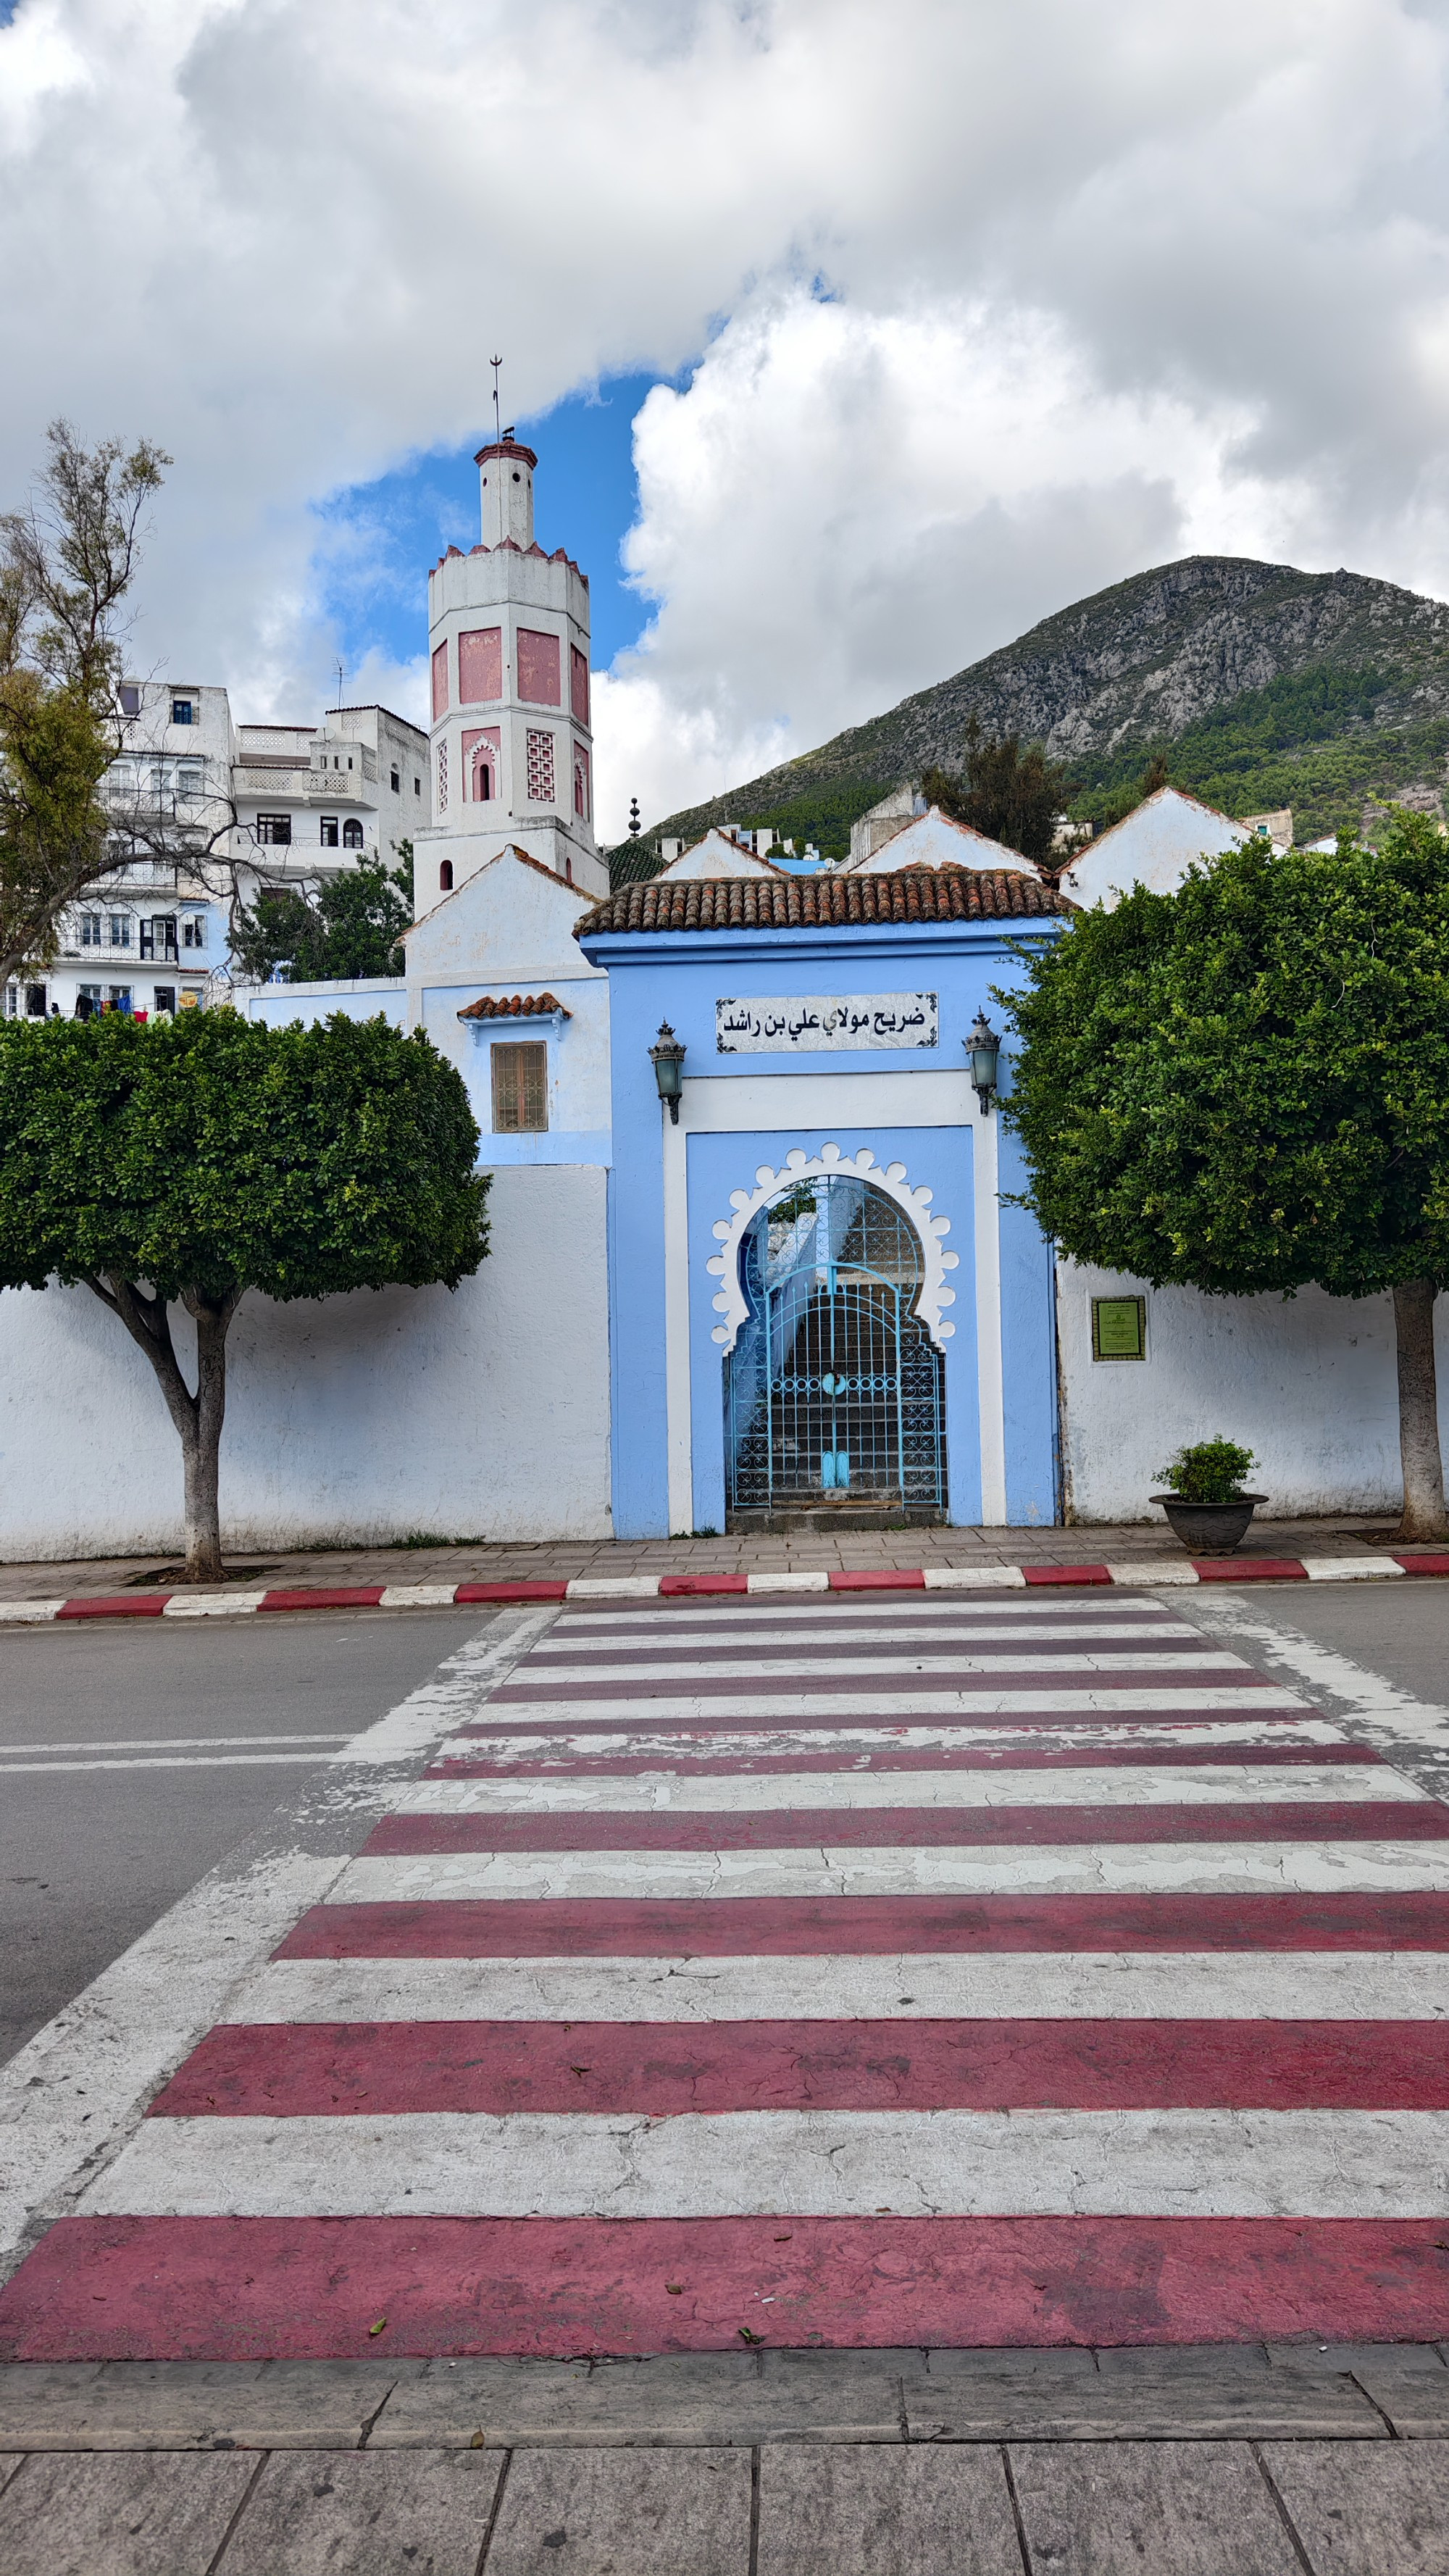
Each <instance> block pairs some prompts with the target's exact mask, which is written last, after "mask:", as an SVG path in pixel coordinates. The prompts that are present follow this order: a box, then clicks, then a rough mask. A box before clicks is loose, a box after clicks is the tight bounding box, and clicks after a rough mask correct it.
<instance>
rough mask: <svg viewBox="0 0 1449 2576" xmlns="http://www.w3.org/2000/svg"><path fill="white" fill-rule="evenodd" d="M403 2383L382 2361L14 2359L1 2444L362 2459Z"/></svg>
mask: <svg viewBox="0 0 1449 2576" xmlns="http://www.w3.org/2000/svg"><path fill="white" fill-rule="evenodd" d="M423 2367H424V2365H423V2364H422V2363H417V2364H415V2365H414V2368H415V2369H417V2370H421V2369H422V2368H423ZM398 2377H399V2369H398V2365H397V2363H395V2362H393V2363H389V2362H382V2361H330V2362H313V2361H254V2362H248V2361H223V2362H184V2361H107V2362H25V2361H17V2362H8V2363H6V2364H4V2365H3V2366H0V2447H3V2448H6V2449H12V2450H17V2451H20V2450H25V2451H52V2450H54V2451H107V2450H115V2451H122V2450H162V2451H173V2450H175V2451H187V2450H190V2451H209V2450H212V2449H214V2448H216V2447H217V2446H218V2445H219V2444H226V2445H234V2446H235V2447H237V2448H239V2449H246V2450H258V2451H260V2450H265V2451H275V2450H288V2449H304V2450H309V2451H330V2450H339V2451H347V2450H356V2449H357V2447H358V2445H359V2444H360V2443H361V2442H362V2441H363V2439H364V2437H365V2435H366V2433H367V2430H368V2428H369V2426H370V2425H371V2423H372V2421H373V2419H374V2417H375V2416H376V2414H377V2412H378V2409H379V2407H381V2406H382V2405H384V2404H385V2402H386V2400H387V2399H388V2397H389V2396H390V2395H391V2393H392V2391H393V2389H394V2388H395V2387H396V2386H397V2383H398ZM440 2438H441V2437H440Z"/></svg>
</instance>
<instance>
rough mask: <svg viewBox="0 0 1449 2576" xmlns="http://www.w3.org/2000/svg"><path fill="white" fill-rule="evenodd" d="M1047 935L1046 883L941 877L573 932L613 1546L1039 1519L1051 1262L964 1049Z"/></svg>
mask: <svg viewBox="0 0 1449 2576" xmlns="http://www.w3.org/2000/svg"><path fill="white" fill-rule="evenodd" d="M1062 917H1063V907H1062V905H1061V903H1060V902H1059V899H1058V898H1057V896H1056V894H1055V893H1054V892H1053V890H1052V889H1051V888H1050V887H1049V886H1047V885H1045V884H1044V883H1043V882H1042V881H1041V879H1040V878H1038V877H1037V876H1035V875H1034V874H1027V873H1026V872H1025V871H1024V870H1023V872H1022V873H1020V874H1018V873H1015V872H1011V873H1008V872H1007V871H1006V870H1004V869H1003V870H1000V871H991V872H987V871H984V870H972V869H967V868H963V867H937V868H913V869H910V870H898V871H895V872H893V873H881V874H871V873H865V872H860V873H854V872H846V871H840V872H836V871H831V872H830V873H828V874H824V873H822V874H821V875H818V876H814V877H805V878H788V877H785V876H783V875H776V874H774V873H773V872H771V873H770V874H768V875H765V874H760V875H753V876H744V877H731V878H721V879H710V878H706V879H703V880H699V879H694V880H671V879H670V878H669V877H667V876H666V877H663V878H656V879H654V880H652V881H651V882H649V883H647V884H643V885H631V886H628V887H626V888H624V889H622V890H621V891H620V892H619V893H617V894H615V895H613V896H611V897H610V898H609V900H608V901H607V902H605V903H602V904H600V905H598V906H597V907H596V909H595V910H594V911H593V912H591V913H590V914H589V915H588V916H587V918H586V919H585V920H584V921H583V922H582V923H581V924H580V926H579V930H578V934H577V935H578V938H579V940H580V943H581V945H582V947H583V949H584V953H585V955H586V956H587V957H588V958H589V959H590V961H591V962H592V963H594V964H596V965H601V966H603V967H605V968H607V970H608V974H609V985H610V1024H611V1057H612V1086H613V1168H612V1171H611V1174H610V1203H609V1247H610V1252H609V1257H610V1318H611V1345H612V1370H613V1388H612V1413H613V1513H614V1527H615V1530H616V1532H617V1534H618V1535H619V1536H620V1537H621V1538H636V1537H653V1536H661V1535H663V1534H665V1533H666V1532H672V1531H683V1530H707V1529H715V1530H719V1529H724V1528H726V1527H732V1528H740V1529H749V1528H768V1527H775V1528H779V1527H790V1526H797V1525H799V1522H800V1519H801V1517H802V1516H808V1518H809V1519H810V1520H811V1521H813V1522H814V1524H815V1525H816V1526H825V1527H829V1526H831V1525H832V1524H833V1523H838V1522H844V1523H846V1524H848V1525H851V1526H859V1525H861V1524H862V1523H867V1524H884V1525H887V1526H888V1525H890V1524H892V1523H907V1524H908V1523H911V1522H922V1521H925V1522H930V1521H951V1522H955V1523H957V1524H960V1525H966V1526H969V1525H971V1524H974V1523H978V1522H983V1521H984V1522H988V1523H991V1522H994V1523H1013V1522H1014V1523H1031V1522H1043V1521H1047V1522H1049V1521H1053V1520H1055V1519H1056V1517H1057V1505H1056V1412H1055V1404H1056V1395H1055V1390H1056V1367H1055V1336H1054V1321H1053V1307H1052V1262H1051V1253H1050V1248H1049V1246H1048V1245H1047V1244H1046V1243H1045V1241H1044V1240H1043V1238H1042V1235H1041V1233H1040V1231H1039V1229H1038V1227H1037V1226H1036V1224H1035V1222H1034V1221H1033V1219H1032V1218H1031V1217H1029V1216H1028V1215H1027V1214H1025V1212H1024V1211H1023V1210H1021V1209H1020V1208H1015V1207H1011V1206H1006V1205H1003V1203H1002V1202H1003V1198H1004V1197H1009V1196H1010V1194H1011V1193H1012V1192H1013V1191H1014V1190H1016V1189H1018V1188H1019V1187H1020V1183H1021V1166H1020V1160H1019V1154H1018V1149H1017V1147H1016V1144H1015V1141H1014V1139H1013V1138H1011V1137H1010V1136H1009V1135H1007V1134H1006V1133H1005V1132H1004V1131H1003V1129H1002V1126H1001V1122H1000V1119H999V1118H998V1116H997V1114H996V1108H995V1103H994V1099H993V1098H992V1097H991V1095H990V1094H986V1095H984V1097H983V1096H982V1095H980V1094H978V1091H977V1090H976V1088H974V1087H973V1080H972V1069H973V1059H972V1054H971V1049H970V1043H969V1041H970V1039H971V1035H972V1032H973V1029H974V1028H975V1027H976V1024H977V1022H978V1019H979V1018H981V1017H982V1016H983V1015H984V1016H985V1017H986V1018H987V1019H988V1020H989V1019H990V1017H991V1015H992V1012H993V1005H992V1003H991V999H990V987H991V986H992V985H993V984H996V985H1001V986H1010V985H1011V984H1012V983H1014V982H1016V981H1017V980H1018V978H1019V977H1020V976H1021V973H1022V964H1021V957H1020V953H1019V952H1020V949H1021V947H1022V945H1023V943H1025V942H1028V941H1034V940H1042V939H1050V938H1053V937H1055V936H1056V935H1057V932H1058V930H1059V928H1060V924H1061V920H1062ZM996 1016H997V1017H998V1018H999V1016H1000V1014H999V1012H998V1013H997V1014H996ZM983 1069H989V1067H983V1063H982V1061H981V1059H980V1057H979V1055H978V1058H977V1060H976V1071H977V1073H978V1075H979V1074H980V1073H981V1072H982V1071H983ZM998 1079H999V1081H1000V1082H1002V1083H1006V1082H1007V1081H1009V1062H1008V1051H1007V1049H1006V1048H1005V1047H1004V1046H1003V1048H1002V1051H1001V1057H1000V1066H999V1076H998Z"/></svg>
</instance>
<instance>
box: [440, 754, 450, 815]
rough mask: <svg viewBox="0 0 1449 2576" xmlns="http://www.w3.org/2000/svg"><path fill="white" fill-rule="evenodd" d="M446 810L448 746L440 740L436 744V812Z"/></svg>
mask: <svg viewBox="0 0 1449 2576" xmlns="http://www.w3.org/2000/svg"><path fill="white" fill-rule="evenodd" d="M447 810H448V746H447V744H446V743H445V742H440V743H439V745H438V812H439V813H440V814H446V812H447Z"/></svg>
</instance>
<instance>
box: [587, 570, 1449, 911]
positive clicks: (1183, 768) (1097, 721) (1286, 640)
mask: <svg viewBox="0 0 1449 2576" xmlns="http://www.w3.org/2000/svg"><path fill="white" fill-rule="evenodd" d="M973 716H974V717H975V719H976V721H977V723H978V724H979V725H980V727H981V729H982V732H983V734H984V735H986V736H987V737H988V738H989V739H1001V738H1004V737H1006V736H1009V735H1012V734H1014V735H1016V736H1017V737H1018V739H1019V740H1020V742H1022V743H1023V744H1031V743H1037V744H1040V746H1041V747H1042V750H1043V751H1044V753H1045V755H1046V756H1047V758H1048V759H1050V760H1053V761H1058V762H1061V763H1062V764H1063V765H1064V766H1065V768H1066V769H1067V771H1068V773H1069V775H1070V777H1071V778H1072V780H1073V781H1074V782H1076V794H1075V796H1074V797H1073V798H1072V800H1071V804H1070V810H1071V811H1073V812H1074V813H1076V814H1078V815H1080V816H1082V817H1083V818H1089V819H1091V820H1092V821H1094V822H1096V823H1097V824H1098V825H1099V826H1100V825H1101V824H1103V823H1105V822H1106V821H1108V820H1110V819H1114V817H1115V815H1116V814H1119V813H1122V812H1125V811H1127V810H1129V809H1130V806H1131V804H1132V803H1133V802H1135V799H1136V793H1137V791H1138V788H1139V785H1140V781H1141V779H1142V776H1143V773H1144V772H1145V771H1146V770H1148V769H1149V768H1150V767H1151V765H1152V764H1153V763H1154V762H1155V761H1158V760H1161V761H1163V762H1165V764H1166V769H1167V774H1168V776H1169V777H1170V779H1171V780H1172V782H1173V784H1174V785H1176V786H1180V787H1185V788H1187V789H1189V790H1190V791H1191V792H1192V794H1194V795H1196V796H1201V797H1202V798H1203V799H1204V801H1205V802H1206V803H1209V804H1213V805H1219V806H1221V807H1223V809H1224V810H1225V811H1226V812H1228V813H1230V814H1236V815H1241V814H1253V813H1262V812H1264V811H1267V810H1270V809H1273V808H1276V807H1280V806H1284V805H1291V806H1292V808H1293V813H1294V823H1295V829H1296V832H1297V835H1298V838H1299V839H1300V840H1315V839H1318V838H1320V837H1321V836H1323V835H1325V834H1327V833H1330V832H1336V831H1340V830H1343V829H1353V830H1363V829H1365V828H1368V829H1372V828H1373V815H1374V809H1375V808H1376V807H1382V806H1384V805H1386V804H1388V803H1390V802H1395V801H1399V800H1402V799H1405V798H1406V797H1407V799H1408V800H1409V801H1410V802H1411V803H1412V804H1415V805H1419V806H1422V807H1423V808H1425V809H1427V810H1431V811H1433V812H1435V813H1438V812H1439V810H1440V804H1441V798H1442V791H1443V786H1444V781H1445V764H1446V760H1449V607H1446V605H1445V604H1444V603H1443V602H1442V601H1440V600H1435V599H1426V598H1423V597H1421V596H1419V594H1418V593H1416V592H1414V591H1409V590H1400V589H1398V588H1397V587H1396V586H1395V585H1394V584H1393V583H1392V582H1386V581H1375V580H1372V579H1371V578H1369V577H1368V576H1367V575H1365V574H1362V573H1350V572H1332V573H1305V572H1299V571H1297V570H1295V569H1294V567H1293V566H1292V565H1288V564H1268V563H1257V562H1254V561H1252V560H1251V559H1250V558H1247V557H1242V556H1232V555H1192V556H1189V557H1187V558H1186V559H1185V560H1184V561H1183V562H1181V563H1175V564H1166V565H1162V566H1160V567H1158V568H1157V569H1156V570H1155V571H1152V572H1146V573H1139V574H1137V575H1136V576H1135V577H1134V578H1133V579H1132V580H1130V581H1122V582H1116V583H1114V584H1113V586H1112V587H1111V589H1109V590H1104V591H1099V592H1098V593H1097V594H1096V595H1095V596H1094V597H1093V598H1090V599H1083V600H1078V601H1077V602H1075V604H1074V605H1073V606H1072V607H1070V608H1064V609H1062V610H1060V611H1059V612H1058V613H1057V614H1056V615H1055V616H1054V617H1048V618H1045V619H1044V620H1043V621H1042V623H1041V624H1040V625H1039V626H1034V627H1033V628H1032V629H1031V630H1030V632H1029V633H1028V634H1026V635H1023V636H1021V637H1019V638H1018V640H1017V641H1016V642H1015V643H1014V644H1008V645H1005V646H1003V647H1002V649H1001V650H1000V651H999V652H996V653H989V654H987V655H986V657H985V659H984V660H982V661H980V662H973V663H971V664H969V665H968V667H967V668H966V669H965V670H963V671H958V672H956V673H955V674H954V676H953V677H952V678H950V679H948V680H942V681H940V682H938V684H937V685H936V686H935V687H934V688H930V689H923V690H921V691H919V692H918V693H917V694H916V695H914V696H912V697H909V698H905V699H903V700H902V702H901V704H900V705H899V706H897V707H893V708H892V709H891V710H890V711H889V713H887V714H885V715H881V716H876V717H873V718H872V719H871V720H870V721H869V722H868V723H866V724H861V725H852V726H851V727H849V728H848V729H847V731H846V732H844V733H840V734H837V735H836V736H835V738H834V740H833V741H831V742H828V743H824V744H822V745H821V747H820V748H819V750H817V751H811V752H805V753H803V754H802V755H801V756H800V757H799V758H798V759H796V760H791V761H786V762H785V763H783V764H782V766H781V767H779V768H778V769H773V770H770V771H769V772H768V773H767V774H766V775H765V776H764V777H762V778H757V779H752V780H750V781H749V782H748V783H746V784H745V785H743V786H740V787H735V788H731V789H730V790H729V792H728V794H727V795H725V796H722V797H715V798H713V799H712V800H711V801H710V802H709V803H708V804H703V805H696V806H693V807H691V808H690V809H689V810H688V811H686V812H681V813H678V814H672V815H668V816H666V817H665V818H664V819H663V820H662V821H661V822H659V823H657V824H655V825H654V826H652V828H651V829H650V831H649V832H648V833H647V834H646V835H645V836H644V837H643V839H642V840H641V841H639V842H636V843H634V844H633V845H632V858H633V862H634V864H633V866H631V867H630V869H629V871H628V872H630V873H634V872H635V870H636V869H637V870H638V872H640V873H642V872H643V865H642V863H643V861H644V854H645V852H646V851H651V849H652V853H654V854H657V848H658V841H659V837H660V835H661V834H668V835H675V836H680V837H682V838H684V839H686V840H694V839H697V838H698V837H699V835H700V834H701V833H702V832H704V831H706V830H708V828H709V826H710V825H711V824H712V823H718V822H734V823H742V824H762V823H766V824H771V825H773V826H774V828H775V829H776V830H777V831H779V832H781V833H788V834H789V835H790V836H791V837H792V838H793V839H794V840H795V842H796V846H797V847H799V846H801V845H802V843H803V841H804V840H805V839H807V838H808V839H813V840H814V841H815V842H816V844H817V846H818V847H819V848H820V849H821V850H822V851H825V852H828V854H829V855H831V856H842V855H843V854H844V851H845V848H846V847H847V846H848V837H849V829H850V824H851V822H852V821H853V820H854V819H855V817H856V815H858V814H862V813H864V812H865V811H866V810H867V808H868V807H869V806H870V805H872V804H874V803H875V802H876V801H877V800H878V798H879V797H881V796H882V795H885V794H886V793H888V792H889V790H890V789H891V788H892V787H894V786H896V785H898V784H899V782H900V781H901V780H902V779H906V778H919V777H921V776H922V775H923V774H924V772H925V771H927V770H928V769H931V768H939V769H942V770H945V771H948V772H953V773H955V774H958V775H959V774H960V773H961V772H962V770H963V769H964V767H965V763H966V745H967V731H968V726H969V724H970V721H971V719H972V718H973ZM625 847H626V850H628V849H629V848H630V845H628V844H626V845H625Z"/></svg>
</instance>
